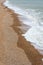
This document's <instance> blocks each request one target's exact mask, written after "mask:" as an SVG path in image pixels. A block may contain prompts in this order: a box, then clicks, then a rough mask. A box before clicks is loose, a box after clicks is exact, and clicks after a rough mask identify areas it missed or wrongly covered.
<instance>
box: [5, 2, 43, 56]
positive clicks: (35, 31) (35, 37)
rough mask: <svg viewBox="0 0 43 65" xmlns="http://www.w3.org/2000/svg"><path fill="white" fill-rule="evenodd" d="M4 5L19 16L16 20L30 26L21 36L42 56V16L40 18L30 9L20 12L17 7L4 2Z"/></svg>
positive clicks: (38, 14)
mask: <svg viewBox="0 0 43 65" xmlns="http://www.w3.org/2000/svg"><path fill="white" fill-rule="evenodd" d="M4 5H5V6H7V7H8V8H10V9H12V10H13V11H14V12H15V13H17V14H19V16H18V18H19V19H20V21H22V23H23V24H26V25H29V26H31V28H30V29H29V30H28V31H27V32H26V33H25V34H22V36H24V37H25V38H26V40H27V41H30V42H32V43H31V45H33V46H34V47H35V48H36V49H37V50H38V51H39V52H40V53H41V54H42V55H43V20H42V19H41V16H43V14H42V15H41V16H40V12H37V11H35V10H32V9H28V10H22V9H20V8H19V7H17V6H15V5H13V4H10V3H9V1H6V2H4ZM42 18H43V17H42Z"/></svg>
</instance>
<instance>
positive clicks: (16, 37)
mask: <svg viewBox="0 0 43 65" xmlns="http://www.w3.org/2000/svg"><path fill="white" fill-rule="evenodd" d="M0 2H1V3H0V65H43V61H42V60H41V59H42V58H43V56H42V55H40V54H39V53H38V51H37V50H36V49H35V48H34V47H33V46H31V45H30V42H27V41H26V39H25V38H24V37H22V36H21V34H22V33H24V32H23V30H24V27H26V25H23V24H21V23H20V21H19V19H18V17H17V16H18V14H15V13H14V12H13V11H12V10H10V9H8V8H7V7H5V6H3V5H2V2H3V1H2V0H0ZM19 27H21V28H19ZM22 29H23V30H22Z"/></svg>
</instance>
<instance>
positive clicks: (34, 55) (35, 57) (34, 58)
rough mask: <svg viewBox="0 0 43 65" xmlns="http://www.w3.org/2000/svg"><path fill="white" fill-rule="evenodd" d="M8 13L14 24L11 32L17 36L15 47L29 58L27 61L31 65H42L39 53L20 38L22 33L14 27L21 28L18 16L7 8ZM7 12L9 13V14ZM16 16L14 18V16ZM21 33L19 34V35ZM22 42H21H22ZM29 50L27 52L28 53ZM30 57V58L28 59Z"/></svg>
mask: <svg viewBox="0 0 43 65" xmlns="http://www.w3.org/2000/svg"><path fill="white" fill-rule="evenodd" d="M7 9H8V11H9V10H10V11H11V13H12V17H13V18H14V17H15V18H14V23H13V25H12V26H11V27H12V28H13V30H14V31H15V32H16V33H17V34H18V36H19V41H18V43H17V46H18V47H19V48H21V49H23V50H24V51H25V54H26V55H27V57H28V58H29V60H30V61H31V62H32V64H33V65H36V64H37V65H40V64H41V65H42V64H43V62H42V60H41V59H42V57H43V55H40V53H39V52H38V51H37V50H36V49H35V48H34V46H32V45H31V43H30V42H27V41H26V39H25V38H24V37H23V36H22V33H23V32H22V31H21V30H20V29H19V28H17V27H16V26H21V24H20V21H19V19H18V17H17V16H18V14H16V13H14V12H13V11H12V10H11V9H9V8H7ZM10 11H9V12H10ZM15 15H16V16H15ZM20 32H21V33H20ZM22 41H23V42H22ZM28 50H29V51H28ZM29 56H30V57H29Z"/></svg>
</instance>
